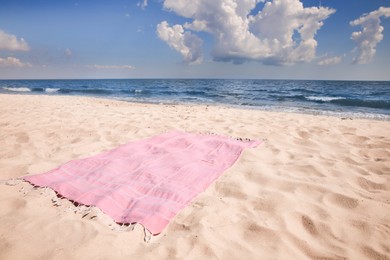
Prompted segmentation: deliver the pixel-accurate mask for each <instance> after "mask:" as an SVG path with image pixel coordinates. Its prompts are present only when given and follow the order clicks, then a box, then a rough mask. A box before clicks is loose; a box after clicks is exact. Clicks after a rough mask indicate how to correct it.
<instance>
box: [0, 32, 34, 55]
mask: <svg viewBox="0 0 390 260" xmlns="http://www.w3.org/2000/svg"><path fill="white" fill-rule="evenodd" d="M0 50H9V51H28V50H30V47H29V46H28V44H27V42H26V41H25V40H24V39H23V38H20V39H18V38H17V37H16V36H15V35H12V34H8V33H6V32H4V31H2V30H0Z"/></svg>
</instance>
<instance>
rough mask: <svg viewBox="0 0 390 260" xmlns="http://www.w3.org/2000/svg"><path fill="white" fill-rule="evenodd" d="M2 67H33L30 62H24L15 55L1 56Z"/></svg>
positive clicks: (0, 63)
mask: <svg viewBox="0 0 390 260" xmlns="http://www.w3.org/2000/svg"><path fill="white" fill-rule="evenodd" d="M0 67H17V68H23V67H32V65H31V64H30V63H27V62H22V61H20V60H19V59H17V58H15V57H8V58H0Z"/></svg>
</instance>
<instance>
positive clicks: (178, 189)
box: [24, 131, 260, 235]
mask: <svg viewBox="0 0 390 260" xmlns="http://www.w3.org/2000/svg"><path fill="white" fill-rule="evenodd" d="M259 143H260V142H259V141H250V140H247V141H242V140H236V139H232V138H230V137H224V136H218V135H201V134H192V133H185V132H180V131H173V132H168V133H163V134H160V135H157V136H153V137H150V138H147V139H144V140H140V141H134V142H130V143H127V144H124V145H121V146H119V147H117V148H115V149H112V150H110V151H106V152H103V153H101V154H98V155H95V156H92V157H89V158H84V159H79V160H73V161H70V162H68V163H65V164H63V165H61V166H60V167H58V168H56V169H54V170H51V171H49V172H47V173H43V174H39V175H32V176H25V177H24V179H25V180H26V181H28V182H30V183H31V184H34V185H36V186H40V187H50V188H51V189H53V190H55V191H56V192H57V193H59V194H60V195H62V196H63V197H65V198H67V199H70V200H72V201H75V202H78V203H80V204H84V205H91V206H96V207H98V208H100V209H101V210H102V211H103V212H104V213H105V214H107V215H108V216H110V217H111V218H112V219H113V220H114V221H115V222H117V223H140V224H142V225H143V226H144V227H145V228H146V229H148V230H149V231H150V232H151V233H152V234H153V235H156V234H159V233H160V232H161V231H162V230H163V229H164V228H165V226H166V225H167V224H168V223H169V221H170V220H171V219H172V218H173V217H174V216H175V215H176V214H177V213H178V212H179V211H180V210H181V209H182V208H183V207H185V206H186V205H187V204H188V203H189V202H190V201H191V200H192V199H193V198H194V197H195V196H197V195H198V194H199V193H200V192H202V191H204V190H205V189H206V188H207V187H208V186H209V185H210V184H211V183H212V182H213V181H214V180H215V179H217V178H218V177H219V176H220V175H221V174H222V173H223V172H224V171H225V170H226V169H227V168H229V167H230V166H232V165H233V163H234V162H235V161H236V160H237V159H238V158H239V156H240V154H241V153H242V151H243V150H244V149H245V148H248V147H255V146H257V145H258V144H259Z"/></svg>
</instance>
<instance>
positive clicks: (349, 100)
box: [0, 79, 390, 120]
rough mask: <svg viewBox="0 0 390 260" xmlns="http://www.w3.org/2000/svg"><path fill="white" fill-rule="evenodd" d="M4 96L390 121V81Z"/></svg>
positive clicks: (102, 87)
mask: <svg viewBox="0 0 390 260" xmlns="http://www.w3.org/2000/svg"><path fill="white" fill-rule="evenodd" d="M0 93H14V94H15V93H19V94H37V95H78V96H96V97H104V98H113V99H120V100H126V101H133V102H152V103H200V104H224V105H229V106H240V107H246V108H248V107H250V108H254V109H261V110H274V111H286V112H301V113H310V114H327V115H336V116H349V117H360V118H375V119H383V120H390V81H317V80H227V79H226V80H220V79H101V80H0Z"/></svg>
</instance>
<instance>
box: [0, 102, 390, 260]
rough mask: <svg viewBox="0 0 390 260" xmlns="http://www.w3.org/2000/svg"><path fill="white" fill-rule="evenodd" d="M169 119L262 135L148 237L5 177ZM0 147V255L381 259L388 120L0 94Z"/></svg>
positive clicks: (388, 190) (388, 250) (389, 168)
mask: <svg viewBox="0 0 390 260" xmlns="http://www.w3.org/2000/svg"><path fill="white" fill-rule="evenodd" d="M173 129H179V130H185V131H188V132H197V133H199V132H200V133H207V132H214V133H217V134H221V135H228V136H234V137H242V138H251V139H262V140H264V143H263V144H262V145H260V146H258V147H257V148H254V149H247V150H245V152H244V153H243V154H242V156H241V158H240V159H239V160H238V161H237V162H236V163H235V164H234V165H233V166H232V167H231V168H230V169H228V170H227V171H226V172H225V173H224V174H223V175H222V176H221V177H220V178H219V179H218V180H217V181H215V182H214V183H213V184H212V185H211V186H210V187H209V188H208V189H207V190H206V191H205V192H204V193H201V194H200V195H199V196H198V197H197V198H196V199H195V200H194V201H193V202H192V203H191V204H190V205H188V206H187V207H186V208H184V209H183V210H182V211H181V212H179V214H178V215H177V216H176V217H175V218H174V219H173V220H172V221H171V223H170V224H169V225H168V226H167V228H166V229H165V230H164V231H163V232H162V233H161V234H160V235H158V236H154V237H152V239H151V240H150V242H149V243H145V242H144V240H143V239H144V231H143V227H142V226H141V225H136V226H135V229H134V230H133V231H130V230H128V231H118V230H112V228H113V226H112V225H111V224H109V220H107V218H105V216H104V214H102V213H100V212H99V211H98V210H94V211H93V212H92V213H90V214H88V215H85V214H80V212H76V213H75V211H77V208H76V210H75V207H74V206H73V205H72V204H71V203H70V202H68V201H66V200H61V201H60V202H56V201H55V200H54V197H55V196H54V195H53V193H52V192H51V191H50V190H44V189H32V188H31V185H29V184H27V183H24V182H22V183H17V184H16V185H6V184H5V183H4V180H8V179H10V178H18V177H21V176H24V175H27V174H38V173H42V172H45V171H48V170H51V169H53V168H55V167H57V166H59V165H60V164H62V163H65V162H67V161H69V160H72V159H76V158H83V157H86V156H90V155H94V154H97V153H100V152H102V151H105V150H108V149H111V148H114V147H116V146H118V145H120V144H123V143H127V142H129V141H133V140H138V139H141V138H146V137H149V136H152V135H156V134H160V133H162V132H164V131H169V130H173ZM0 147H1V149H0V180H3V183H2V184H0V259H172V258H185V259H345V258H346V259H390V122H389V121H375V120H364V119H349V118H337V117H327V116H315V115H304V114H295V113H277V112H264V111H257V110H243V109H233V108H227V107H221V106H205V105H198V106H183V105H171V104H168V105H166V104H159V105H153V104H134V103H128V102H121V101H113V100H104V99H95V98H86V97H68V96H43V95H40V96H34V95H0ZM8 184H12V183H10V182H8ZM81 213H82V212H81Z"/></svg>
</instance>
